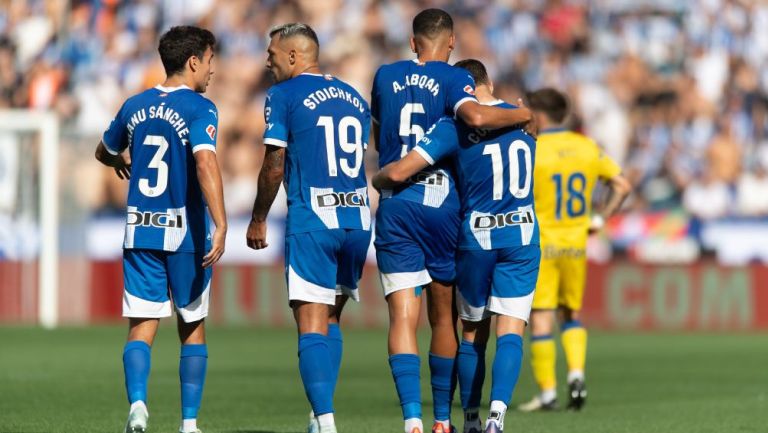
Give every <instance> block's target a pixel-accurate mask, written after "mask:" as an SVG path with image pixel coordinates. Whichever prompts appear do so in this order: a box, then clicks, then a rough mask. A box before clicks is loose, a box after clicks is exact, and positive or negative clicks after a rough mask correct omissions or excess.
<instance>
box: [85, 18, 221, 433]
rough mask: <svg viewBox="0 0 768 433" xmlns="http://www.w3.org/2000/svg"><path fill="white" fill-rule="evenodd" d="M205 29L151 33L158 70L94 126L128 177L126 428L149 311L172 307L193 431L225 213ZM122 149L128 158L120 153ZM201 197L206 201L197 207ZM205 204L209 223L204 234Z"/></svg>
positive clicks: (141, 378)
mask: <svg viewBox="0 0 768 433" xmlns="http://www.w3.org/2000/svg"><path fill="white" fill-rule="evenodd" d="M214 44H215V38H214V37H213V35H212V34H211V33H210V32H209V31H207V30H204V29H200V28H197V27H190V26H183V27H174V28H172V29H171V30H169V31H168V32H167V33H165V34H164V35H163V36H162V38H161V39H160V47H159V51H160V57H161V59H162V62H163V66H164V67H165V70H166V73H167V75H168V78H167V79H166V81H165V82H164V83H163V85H162V86H157V87H155V88H152V89H149V90H146V91H144V92H142V93H140V94H138V95H136V96H133V97H131V98H129V99H128V100H127V101H126V102H125V103H124V104H123V106H122V107H121V108H120V111H119V112H118V113H117V116H116V117H115V119H114V120H113V121H112V124H111V125H110V126H109V129H107V131H106V132H105V133H104V137H103V139H102V142H101V143H100V144H99V147H98V149H97V151H96V157H97V158H98V159H99V160H100V161H101V162H103V163H104V164H106V165H109V166H112V167H114V168H115V170H116V171H117V174H118V175H119V176H120V177H121V178H124V177H129V178H130V184H129V187H128V209H127V218H126V227H125V241H124V244H123V248H124V250H125V251H124V254H123V273H124V277H125V290H124V295H123V315H124V316H125V317H128V318H130V330H129V335H128V343H127V344H126V345H125V349H124V352H123V366H124V368H125V384H126V391H127V393H128V400H129V402H130V403H131V409H130V413H129V418H128V422H127V424H126V427H125V431H126V432H127V433H136V432H144V431H145V429H146V427H147V418H148V412H147V408H146V401H147V396H146V394H147V379H148V376H149V365H150V347H151V345H152V341H153V339H154V336H155V333H156V332H157V326H158V319H159V318H161V317H167V316H170V315H171V305H172V304H173V305H174V306H175V307H176V311H177V313H178V322H179V323H178V325H179V326H178V330H179V337H180V339H181V341H182V346H181V359H180V361H179V377H180V379H181V390H182V392H181V408H182V425H181V428H180V431H181V432H184V433H193V432H199V430H198V429H197V421H196V419H197V413H198V409H199V407H200V400H201V398H202V391H203V383H204V382H205V370H206V362H207V357H208V353H207V346H206V344H205V333H204V328H203V321H204V319H205V317H206V316H207V315H208V299H209V298H210V291H211V287H210V283H211V265H212V264H213V263H215V262H216V261H217V260H218V259H219V257H221V254H222V253H223V252H224V238H225V236H226V231H227V226H226V216H225V213H224V202H223V193H222V184H221V176H220V174H219V169H218V165H217V161H216V127H217V122H218V120H217V111H216V106H214V104H213V103H212V102H211V101H209V100H208V99H206V98H205V97H203V96H202V95H200V93H203V92H205V90H206V88H207V85H208V80H209V79H210V76H211V75H212V74H213V67H212V58H213V55H214V54H213V47H214ZM124 152H130V161H131V165H130V166H128V165H127V164H126V160H125V159H123V153H124ZM206 205H207V206H206ZM207 208H209V209H210V213H211V216H212V217H213V220H214V222H215V224H216V231H215V233H214V234H213V239H211V238H212V236H211V234H210V232H209V228H208V219H207V215H206V210H207Z"/></svg>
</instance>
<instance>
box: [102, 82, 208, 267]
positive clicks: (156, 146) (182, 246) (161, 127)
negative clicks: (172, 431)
mask: <svg viewBox="0 0 768 433" xmlns="http://www.w3.org/2000/svg"><path fill="white" fill-rule="evenodd" d="M217 117H218V114H217V111H216V106H215V105H214V104H213V102H211V101H210V100H208V99H206V98H205V97H204V96H202V95H200V94H199V93H197V92H195V91H193V90H192V89H190V88H189V87H186V86H181V87H175V88H166V87H162V86H157V87H154V88H152V89H148V90H145V91H144V92H141V93H139V94H138V95H135V96H133V97H131V98H129V99H128V100H126V101H125V103H124V104H123V106H122V107H121V108H120V111H119V112H118V113H117V116H115V119H114V120H113V121H112V123H111V124H110V125H109V128H108V129H107V130H106V131H105V132H104V136H103V138H102V141H103V142H104V145H105V146H106V149H107V151H108V152H110V153H112V154H115V155H116V154H118V153H120V152H122V151H124V150H125V149H127V148H129V149H130V155H131V180H130V183H129V189H128V209H127V218H126V228H125V240H124V243H123V248H126V249H131V248H137V249H151V250H163V251H178V252H201V251H207V250H208V249H210V235H209V232H208V230H209V228H208V216H207V208H206V203H205V199H204V198H203V193H202V191H201V189H200V183H199V182H198V180H197V172H196V166H195V159H194V156H193V155H192V154H193V153H194V152H198V151H200V150H209V151H214V152H215V151H216V129H217V127H218V118H217Z"/></svg>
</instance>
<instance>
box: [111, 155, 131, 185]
mask: <svg viewBox="0 0 768 433" xmlns="http://www.w3.org/2000/svg"><path fill="white" fill-rule="evenodd" d="M114 169H115V174H117V177H119V178H120V179H126V180H127V179H130V178H131V157H130V155H128V152H123V153H122V154H120V159H119V160H118V162H117V165H115V166H114Z"/></svg>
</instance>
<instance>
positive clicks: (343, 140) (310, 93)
mask: <svg viewBox="0 0 768 433" xmlns="http://www.w3.org/2000/svg"><path fill="white" fill-rule="evenodd" d="M270 37H271V38H272V40H271V42H270V44H269V48H268V53H269V57H268V59H267V67H268V68H269V70H270V72H272V74H273V75H274V77H275V80H276V81H277V84H275V85H274V86H272V87H271V88H270V89H269V90H268V92H267V101H266V104H265V107H264V112H265V118H266V123H267V127H266V130H265V131H264V144H265V145H266V154H265V157H264V165H263V167H262V169H261V172H260V173H259V190H258V194H257V197H256V202H255V203H254V207H253V215H252V219H251V223H250V225H249V227H248V233H247V239H248V245H249V246H250V247H251V248H254V249H261V248H265V247H266V246H267V243H266V216H267V213H268V212H269V208H270V206H271V205H272V202H273V201H274V199H275V194H276V193H277V189H278V187H279V185H280V182H281V181H282V180H283V178H284V179H285V186H286V189H287V192H288V221H287V230H286V236H285V269H286V277H287V279H288V298H289V300H290V306H291V308H293V311H294V316H295V318H296V323H297V326H298V329H299V372H300V374H301V379H302V381H303V383H304V388H305V391H306V394H307V398H308V399H309V402H310V404H311V406H312V411H313V413H312V415H311V419H310V431H311V432H316V431H318V429H319V431H320V432H321V433H331V432H333V433H335V432H336V427H335V424H334V417H333V394H334V390H335V387H336V379H337V377H338V373H339V366H340V363H341V353H342V340H341V332H340V330H339V326H338V321H339V316H340V314H341V309H342V308H343V306H344V303H345V302H346V300H347V299H348V298H349V297H352V298H353V299H355V300H357V299H358V295H357V283H358V280H359V279H360V276H361V274H362V270H363V264H364V263H365V257H366V253H367V251H368V247H369V244H370V241H371V232H370V225H371V215H370V210H369V208H368V194H367V187H368V184H367V182H366V179H365V166H364V164H363V152H364V150H365V149H366V147H367V141H368V135H369V134H368V132H369V130H370V121H371V118H370V111H369V109H368V104H367V103H366V102H365V100H364V99H363V98H362V97H361V96H360V94H359V93H357V91H356V90H355V89H353V88H352V87H351V86H349V85H348V84H346V83H344V82H343V81H341V80H339V79H337V78H334V77H332V76H330V75H322V74H320V69H319V67H318V52H319V49H320V47H319V43H318V40H317V35H316V34H315V32H314V31H313V30H312V29H311V28H310V27H309V26H307V25H305V24H298V23H297V24H285V25H282V26H279V27H276V28H275V29H273V30H272V31H271V32H270Z"/></svg>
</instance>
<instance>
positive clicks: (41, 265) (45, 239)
mask: <svg viewBox="0 0 768 433" xmlns="http://www.w3.org/2000/svg"><path fill="white" fill-rule="evenodd" d="M0 130H4V131H11V132H31V133H37V134H38V136H39V137H40V152H39V159H38V167H39V170H40V192H39V193H40V202H39V206H40V256H39V262H38V296H37V300H38V301H37V315H38V320H39V322H40V324H41V325H42V326H43V327H44V328H48V329H53V328H55V327H56V325H57V323H58V319H59V308H58V307H59V296H58V295H59V293H58V285H59V119H58V117H57V116H56V114H55V113H53V112H50V111H38V110H23V109H10V110H0Z"/></svg>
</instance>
